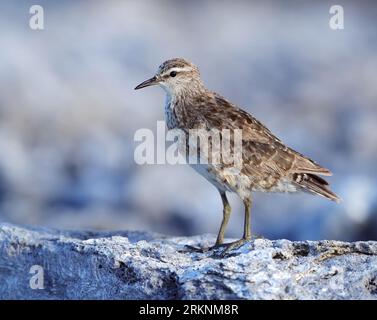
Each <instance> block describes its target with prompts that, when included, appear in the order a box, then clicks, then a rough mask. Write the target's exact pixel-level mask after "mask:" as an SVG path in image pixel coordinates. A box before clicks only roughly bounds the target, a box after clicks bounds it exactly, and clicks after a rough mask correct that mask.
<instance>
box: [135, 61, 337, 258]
mask: <svg viewBox="0 0 377 320" xmlns="http://www.w3.org/2000/svg"><path fill="white" fill-rule="evenodd" d="M152 85H159V86H161V87H162V88H163V89H164V90H165V92H166V103H165V121H166V124H167V127H168V129H181V130H184V131H188V130H190V129H196V128H201V129H203V128H205V129H206V130H212V129H217V130H219V131H220V132H221V131H222V129H229V130H236V129H241V130H242V167H241V168H240V170H239V171H238V172H237V174H234V173H230V172H229V170H227V168H228V166H229V165H227V164H225V163H216V164H212V163H208V164H203V165H201V164H198V165H192V167H193V168H194V169H195V170H196V171H197V172H199V173H200V174H201V175H203V176H204V177H205V178H206V179H207V180H208V181H209V182H211V183H212V184H213V185H214V186H215V187H216V188H217V190H218V191H219V193H220V196H221V199H222V203H223V219H222V223H221V226H220V230H219V232H218V236H217V240H216V243H215V245H214V246H213V247H211V248H218V247H220V246H221V247H224V248H225V250H224V252H226V251H228V250H230V249H233V248H237V247H239V246H241V245H242V244H244V243H245V242H247V241H249V240H250V239H251V228H250V209H251V202H252V193H253V192H258V191H260V192H300V191H304V192H309V193H312V194H317V195H320V196H323V197H325V198H327V199H330V200H333V201H336V202H338V201H340V198H339V197H338V196H337V195H336V194H335V193H334V192H332V191H331V190H330V189H329V184H328V183H327V181H326V180H324V179H323V178H321V177H320V176H330V175H332V173H331V172H330V170H328V169H326V168H324V167H322V166H320V165H319V164H317V163H316V162H314V161H313V160H311V159H309V158H308V157H305V156H304V155H302V154H300V153H298V152H296V151H294V150H293V149H291V148H289V147H287V146H286V145H285V144H284V143H283V142H282V141H281V140H280V139H278V138H277V137H276V136H275V135H273V134H272V133H271V131H270V130H269V129H268V128H267V127H265V126H264V125H263V124H262V123H261V122H259V121H258V120H257V119H255V118H254V117H253V116H252V115H250V114H249V113H247V112H246V111H244V110H242V109H240V108H239V107H237V106H236V105H234V104H233V103H231V102H229V101H228V100H226V99H225V98H224V97H222V96H221V95H219V94H217V93H216V92H212V91H210V90H208V89H207V88H206V87H205V86H204V84H203V82H202V80H201V78H200V73H199V69H198V68H197V67H196V66H195V65H194V64H192V63H191V62H189V61H187V60H185V59H181V58H175V59H170V60H167V61H165V62H164V63H163V64H161V65H160V66H159V68H158V70H157V73H156V74H155V75H154V76H153V77H152V78H150V79H148V80H146V81H144V82H142V83H141V84H139V85H138V86H137V87H136V88H135V90H137V89H141V88H144V87H148V86H152ZM226 192H235V193H236V194H237V195H238V196H239V197H240V198H241V200H242V201H243V203H244V208H245V220H244V230H243V237H242V238H241V239H240V240H238V241H235V242H231V243H227V244H224V233H225V229H226V226H227V223H228V221H229V217H230V213H231V207H230V205H229V202H228V199H227V196H226Z"/></svg>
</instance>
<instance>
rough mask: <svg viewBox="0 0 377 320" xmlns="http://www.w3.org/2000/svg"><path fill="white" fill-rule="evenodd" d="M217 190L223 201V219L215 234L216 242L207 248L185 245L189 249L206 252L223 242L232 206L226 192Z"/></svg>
mask: <svg viewBox="0 0 377 320" xmlns="http://www.w3.org/2000/svg"><path fill="white" fill-rule="evenodd" d="M219 192H220V196H221V200H222V202H223V220H222V222H221V226H220V230H219V233H218V235H217V239H216V243H215V245H214V246H212V247H209V248H196V247H193V246H188V245H186V248H187V249H189V250H190V251H194V252H201V253H203V252H207V251H209V250H212V249H216V248H218V247H221V246H222V245H223V243H224V234H225V229H226V226H227V225H228V221H229V218H230V213H231V211H232V208H231V207H230V204H229V201H228V198H227V197H226V193H225V192H224V191H219Z"/></svg>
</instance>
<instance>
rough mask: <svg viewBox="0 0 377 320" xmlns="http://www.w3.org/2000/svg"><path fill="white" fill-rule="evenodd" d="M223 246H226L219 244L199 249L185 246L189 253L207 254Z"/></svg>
mask: <svg viewBox="0 0 377 320" xmlns="http://www.w3.org/2000/svg"><path fill="white" fill-rule="evenodd" d="M222 246H224V244H218V243H217V244H215V245H213V246H211V247H204V248H198V247H194V246H190V245H185V249H186V250H187V251H188V252H198V253H206V252H209V251H212V250H216V249H218V248H221V247H222Z"/></svg>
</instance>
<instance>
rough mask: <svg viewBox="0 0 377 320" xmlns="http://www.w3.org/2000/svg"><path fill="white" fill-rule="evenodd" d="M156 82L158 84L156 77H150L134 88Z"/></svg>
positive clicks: (151, 84)
mask: <svg viewBox="0 0 377 320" xmlns="http://www.w3.org/2000/svg"><path fill="white" fill-rule="evenodd" d="M156 84H158V80H157V77H156V76H154V77H153V78H150V79H148V80H145V81H144V82H142V83H140V84H139V85H138V86H136V87H135V90H138V89H141V88H145V87H149V86H154V85H156Z"/></svg>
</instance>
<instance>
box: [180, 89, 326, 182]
mask: <svg viewBox="0 0 377 320" xmlns="http://www.w3.org/2000/svg"><path fill="white" fill-rule="evenodd" d="M195 107H196V108H198V110H197V111H196V112H193V114H196V116H195V117H192V118H191V119H190V120H189V123H188V127H189V128H199V127H200V128H203V127H205V128H206V129H207V130H211V129H217V130H219V131H220V133H221V130H222V129H230V130H231V131H232V130H235V129H242V154H243V168H244V169H243V170H244V171H246V172H247V173H248V174H252V175H260V174H263V175H266V174H267V175H268V174H269V175H271V176H273V175H278V176H280V177H282V176H286V175H289V174H293V173H312V174H319V175H325V176H326V175H327V176H330V175H331V172H330V171H329V170H328V169H326V168H323V167H322V166H320V165H319V164H317V163H315V162H314V161H313V160H311V159H309V158H307V157H305V156H304V155H302V154H300V153H298V152H297V151H295V150H293V149H291V148H289V147H287V146H285V145H284V144H283V143H282V142H281V140H280V139H278V138H277V137H276V136H275V135H273V134H272V133H271V131H270V130H269V129H268V128H267V127H265V126H264V125H263V124H262V123H261V122H259V121H258V120H257V119H255V118H254V117H253V116H251V115H250V114H249V113H247V112H246V111H244V110H242V109H239V108H237V107H236V106H235V105H233V104H232V103H230V102H228V101H227V100H226V99H225V98H223V97H221V96H220V95H218V94H216V93H215V94H214V96H213V99H212V100H211V102H210V103H208V100H207V101H206V102H205V103H204V102H200V103H198V104H197V105H196V106H195Z"/></svg>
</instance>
